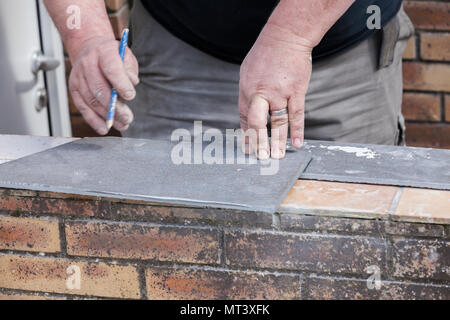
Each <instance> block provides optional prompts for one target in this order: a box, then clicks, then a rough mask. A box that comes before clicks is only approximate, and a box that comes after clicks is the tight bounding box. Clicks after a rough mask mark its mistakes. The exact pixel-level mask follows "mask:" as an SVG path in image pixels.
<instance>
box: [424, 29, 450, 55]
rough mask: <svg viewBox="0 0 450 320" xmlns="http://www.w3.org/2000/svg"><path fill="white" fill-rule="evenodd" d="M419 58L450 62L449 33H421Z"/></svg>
mask: <svg viewBox="0 0 450 320" xmlns="http://www.w3.org/2000/svg"><path fill="white" fill-rule="evenodd" d="M420 56H421V57H422V59H425V60H436V61H450V33H428V32H427V33H422V34H421V35H420Z"/></svg>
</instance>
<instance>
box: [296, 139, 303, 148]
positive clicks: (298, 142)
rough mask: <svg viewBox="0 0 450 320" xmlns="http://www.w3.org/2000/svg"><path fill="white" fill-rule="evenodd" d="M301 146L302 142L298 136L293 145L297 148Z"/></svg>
mask: <svg viewBox="0 0 450 320" xmlns="http://www.w3.org/2000/svg"><path fill="white" fill-rule="evenodd" d="M301 146H302V143H301V142H300V139H299V138H296V139H295V140H294V147H296V148H297V149H299V148H301Z"/></svg>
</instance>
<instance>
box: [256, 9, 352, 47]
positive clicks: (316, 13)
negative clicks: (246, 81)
mask: <svg viewBox="0 0 450 320" xmlns="http://www.w3.org/2000/svg"><path fill="white" fill-rule="evenodd" d="M354 1H355V0H281V1H280V3H279V4H278V6H277V7H276V8H275V10H274V12H273V13H272V15H271V16H270V18H269V20H268V22H267V25H266V28H265V30H263V33H266V34H267V35H268V36H270V37H276V38H279V39H280V40H284V41H286V39H289V37H292V38H293V39H295V40H294V41H301V42H303V43H300V44H301V45H304V46H308V47H311V48H313V47H315V46H316V45H318V44H319V42H320V41H321V40H322V38H323V37H324V35H325V33H326V32H327V31H328V30H329V29H330V28H331V27H332V26H333V25H334V24H335V22H336V21H337V20H338V19H339V18H340V17H341V16H342V15H343V14H344V13H345V12H346V11H347V9H348V8H349V7H350V6H351V5H352V4H353V2H354Z"/></svg>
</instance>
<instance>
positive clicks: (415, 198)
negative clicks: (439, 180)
mask: <svg viewBox="0 0 450 320" xmlns="http://www.w3.org/2000/svg"><path fill="white" fill-rule="evenodd" d="M394 215H395V218H396V219H398V220H405V221H420V222H432V223H450V191H440V190H427V189H413V188H406V189H404V190H403V193H402V196H401V198H400V202H399V204H398V207H397V210H395V214H394Z"/></svg>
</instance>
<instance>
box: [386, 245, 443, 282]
mask: <svg viewBox="0 0 450 320" xmlns="http://www.w3.org/2000/svg"><path fill="white" fill-rule="evenodd" d="M393 263H394V275H395V276H396V277H406V278H413V279H434V280H446V281H449V280H450V245H449V242H447V241H439V240H414V239H408V240H403V239H394V243H393Z"/></svg>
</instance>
